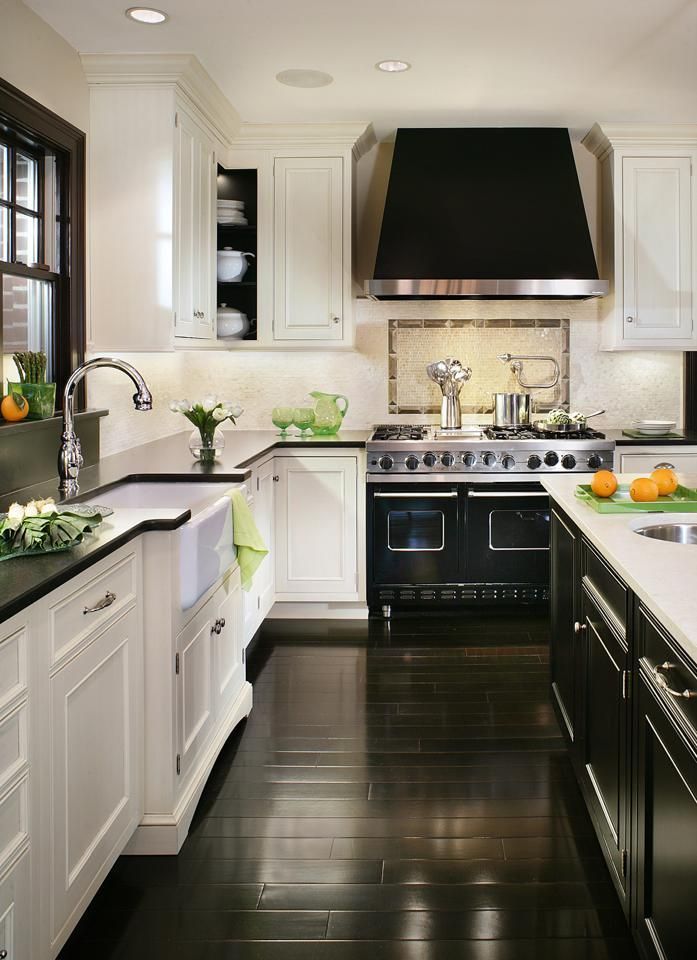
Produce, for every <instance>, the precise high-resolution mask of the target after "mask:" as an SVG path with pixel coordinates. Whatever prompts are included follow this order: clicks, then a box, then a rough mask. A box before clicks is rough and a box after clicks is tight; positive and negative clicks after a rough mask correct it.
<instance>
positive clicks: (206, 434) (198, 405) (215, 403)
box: [169, 394, 244, 463]
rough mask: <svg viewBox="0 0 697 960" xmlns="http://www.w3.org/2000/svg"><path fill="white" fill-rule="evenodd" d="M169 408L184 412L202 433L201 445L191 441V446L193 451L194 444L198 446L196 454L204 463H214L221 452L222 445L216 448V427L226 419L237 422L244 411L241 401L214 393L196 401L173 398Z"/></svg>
mask: <svg viewBox="0 0 697 960" xmlns="http://www.w3.org/2000/svg"><path fill="white" fill-rule="evenodd" d="M169 409H170V410H171V411H172V413H183V414H184V416H185V417H186V419H187V420H188V421H189V422H190V423H193V425H194V426H195V427H196V429H197V430H198V432H199V434H200V435H201V443H200V445H198V444H196V445H192V444H191V443H190V444H189V446H190V447H191V450H192V452H194V446H196V447H197V452H196V453H194V456H196V457H197V458H198V459H199V460H200V461H201V462H202V463H213V462H214V460H215V458H216V456H217V454H218V452H219V449H220V445H219V446H218V447H217V448H216V442H215V440H216V437H215V433H216V428H217V427H219V426H220V425H221V424H222V423H224V422H225V421H226V420H230V421H231V423H237V418H238V417H241V416H242V414H243V413H244V410H243V409H242V407H241V406H240V404H239V403H235V402H233V401H232V400H219V399H218V398H217V397H216V396H215V395H214V394H209V395H208V396H206V397H203V399H202V400H199V401H197V402H195V403H191V402H190V401H189V400H173V401H172V402H171V403H170V405H169Z"/></svg>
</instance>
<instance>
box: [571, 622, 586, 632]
mask: <svg viewBox="0 0 697 960" xmlns="http://www.w3.org/2000/svg"><path fill="white" fill-rule="evenodd" d="M587 629H588V627H587V626H586V624H585V623H579V622H578V620H577V621H576V622H575V623H574V633H585V631H586V630H587Z"/></svg>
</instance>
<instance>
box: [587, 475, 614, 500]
mask: <svg viewBox="0 0 697 960" xmlns="http://www.w3.org/2000/svg"><path fill="white" fill-rule="evenodd" d="M616 489H617V477H616V476H615V474H614V473H613V472H612V470H598V471H597V472H596V473H594V474H593V479H592V480H591V490H592V491H593V493H594V494H595V495H596V496H597V497H611V496H612V495H613V493H614V492H615V490H616Z"/></svg>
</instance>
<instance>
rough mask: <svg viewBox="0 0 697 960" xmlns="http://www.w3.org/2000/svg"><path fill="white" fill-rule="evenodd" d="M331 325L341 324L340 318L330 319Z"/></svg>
mask: <svg viewBox="0 0 697 960" xmlns="http://www.w3.org/2000/svg"><path fill="white" fill-rule="evenodd" d="M332 323H341V317H332Z"/></svg>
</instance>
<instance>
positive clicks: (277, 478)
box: [273, 477, 281, 483]
mask: <svg viewBox="0 0 697 960" xmlns="http://www.w3.org/2000/svg"><path fill="white" fill-rule="evenodd" d="M280 479H281V478H280V477H274V478H273V482H274V483H278V481H279V480H280Z"/></svg>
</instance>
